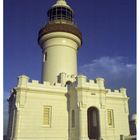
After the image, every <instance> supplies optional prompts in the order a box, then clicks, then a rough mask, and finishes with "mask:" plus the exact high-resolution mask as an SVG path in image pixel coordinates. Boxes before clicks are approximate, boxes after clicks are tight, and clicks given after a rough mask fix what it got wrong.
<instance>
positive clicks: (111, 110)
mask: <svg viewBox="0 0 140 140" xmlns="http://www.w3.org/2000/svg"><path fill="white" fill-rule="evenodd" d="M73 14H74V12H73V10H72V9H71V7H70V6H68V5H67V3H66V1H65V0H57V2H56V4H54V5H53V6H52V7H51V8H50V9H49V10H48V23H47V25H45V26H44V27H43V28H42V29H41V30H40V31H39V37H38V42H39V44H40V46H41V48H42V53H43V66H42V81H41V82H39V81H38V80H29V79H30V78H29V77H28V76H26V75H21V76H19V77H18V84H17V86H16V87H15V88H13V89H12V90H11V95H10V97H9V99H8V102H9V122H8V131H7V140H120V138H121V137H125V136H129V135H130V132H129V124H128V115H129V108H128V100H129V97H128V96H127V94H126V89H125V88H120V89H118V90H116V89H115V90H113V91H112V90H111V89H107V88H106V87H105V84H104V82H105V80H104V79H103V78H99V77H98V78H96V79H95V80H91V79H88V77H86V76H85V75H78V74H77V51H78V49H79V48H80V47H81V43H82V35H81V32H80V31H79V29H78V27H77V26H76V25H75V24H74V21H73Z"/></svg>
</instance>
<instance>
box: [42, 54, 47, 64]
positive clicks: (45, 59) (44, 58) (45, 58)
mask: <svg viewBox="0 0 140 140" xmlns="http://www.w3.org/2000/svg"><path fill="white" fill-rule="evenodd" d="M45 61H47V52H45V53H44V56H43V62H45Z"/></svg>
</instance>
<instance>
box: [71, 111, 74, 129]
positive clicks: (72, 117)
mask: <svg viewBox="0 0 140 140" xmlns="http://www.w3.org/2000/svg"><path fill="white" fill-rule="evenodd" d="M71 119H72V128H74V127H75V111H74V110H72V116H71Z"/></svg>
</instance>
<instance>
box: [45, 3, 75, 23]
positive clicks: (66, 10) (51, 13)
mask: <svg viewBox="0 0 140 140" xmlns="http://www.w3.org/2000/svg"><path fill="white" fill-rule="evenodd" d="M47 15H48V18H49V21H55V20H66V21H71V22H72V21H73V10H72V8H71V7H70V6H69V5H67V3H66V1H65V0H58V1H57V2H56V4H54V5H53V6H52V7H51V8H50V9H49V10H48V13H47Z"/></svg>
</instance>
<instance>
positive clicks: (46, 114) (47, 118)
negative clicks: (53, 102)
mask: <svg viewBox="0 0 140 140" xmlns="http://www.w3.org/2000/svg"><path fill="white" fill-rule="evenodd" d="M50 123H51V106H47V105H45V106H44V108H43V125H46V126H50Z"/></svg>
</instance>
